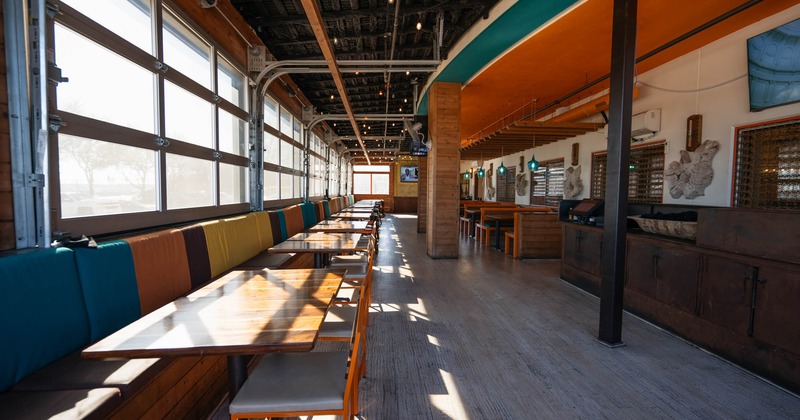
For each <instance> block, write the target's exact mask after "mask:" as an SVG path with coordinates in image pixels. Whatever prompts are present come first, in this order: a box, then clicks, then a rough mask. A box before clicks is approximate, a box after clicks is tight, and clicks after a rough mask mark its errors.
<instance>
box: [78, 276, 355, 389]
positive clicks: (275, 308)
mask: <svg viewBox="0 0 800 420" xmlns="http://www.w3.org/2000/svg"><path fill="white" fill-rule="evenodd" d="M345 272H346V271H345V270H344V269H328V270H314V269H300V270H245V271H232V272H230V273H228V274H227V275H225V276H223V277H221V278H219V279H217V280H214V281H213V282H211V283H209V284H208V285H206V286H205V287H203V288H201V289H198V290H196V291H194V292H193V293H191V294H189V295H188V296H185V297H181V298H178V299H176V300H175V301H173V302H172V303H169V304H167V305H165V306H162V307H161V308H159V309H157V310H155V311H153V312H151V313H149V314H147V315H145V316H143V317H142V318H139V319H138V320H136V321H134V322H133V323H131V324H130V325H128V326H126V327H124V328H122V329H121V330H119V331H117V332H115V333H114V334H111V335H110V336H108V337H106V338H104V339H102V340H100V341H98V342H97V343H95V344H93V345H91V346H90V347H88V348H87V349H86V350H84V351H83V353H82V356H83V357H84V358H108V357H124V358H149V357H173V356H203V355H225V356H227V357H228V386H229V392H230V393H231V398H233V396H234V395H236V392H237V391H238V390H239V388H240V387H241V385H242V384H243V383H244V381H245V379H246V378H247V362H246V358H245V356H247V355H254V354H259V353H268V352H277V351H292V352H295V351H298V352H300V351H309V350H311V349H312V348H313V347H314V342H315V340H316V338H317V334H318V333H319V329H320V326H321V325H322V320H323V319H324V318H325V314H326V312H327V310H328V306H329V305H330V303H331V301H332V300H333V298H334V296H336V293H337V292H338V291H339V286H340V285H341V284H342V279H343V278H344V275H345Z"/></svg>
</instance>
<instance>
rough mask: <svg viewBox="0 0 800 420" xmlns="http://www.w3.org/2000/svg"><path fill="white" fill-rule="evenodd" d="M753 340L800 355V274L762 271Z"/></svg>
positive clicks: (776, 270)
mask: <svg viewBox="0 0 800 420" xmlns="http://www.w3.org/2000/svg"><path fill="white" fill-rule="evenodd" d="M753 337H754V338H757V339H759V340H761V341H764V342H767V343H769V344H772V345H774V346H777V347H780V348H783V349H786V350H788V351H790V352H792V353H794V354H797V355H800V272H798V271H792V270H785V269H778V268H775V267H769V266H766V267H759V269H758V285H757V287H756V297H755V311H754V313H753Z"/></svg>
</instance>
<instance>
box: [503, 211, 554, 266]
mask: <svg viewBox="0 0 800 420" xmlns="http://www.w3.org/2000/svg"><path fill="white" fill-rule="evenodd" d="M561 237H562V234H561V223H560V222H559V221H558V215H557V214H555V213H530V212H518V213H514V228H513V230H511V231H509V232H505V253H506V254H509V253H511V254H512V256H513V257H514V258H520V259H521V258H560V257H561Z"/></svg>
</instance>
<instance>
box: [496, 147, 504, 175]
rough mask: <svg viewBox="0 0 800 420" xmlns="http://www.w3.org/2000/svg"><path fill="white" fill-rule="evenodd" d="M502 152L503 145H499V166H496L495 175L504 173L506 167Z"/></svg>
mask: <svg viewBox="0 0 800 420" xmlns="http://www.w3.org/2000/svg"><path fill="white" fill-rule="evenodd" d="M503 154H505V151H504V150H503V147H500V166H498V167H497V175H505V174H506V167H505V165H503Z"/></svg>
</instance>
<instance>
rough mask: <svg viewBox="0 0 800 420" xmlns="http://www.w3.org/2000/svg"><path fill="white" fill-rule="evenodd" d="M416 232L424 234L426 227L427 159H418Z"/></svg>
mask: <svg viewBox="0 0 800 420" xmlns="http://www.w3.org/2000/svg"><path fill="white" fill-rule="evenodd" d="M417 186H418V187H419V190H418V191H417V200H418V201H417V232H418V233H425V231H426V230H427V227H428V158H427V157H420V158H419V180H418V181H417Z"/></svg>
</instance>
